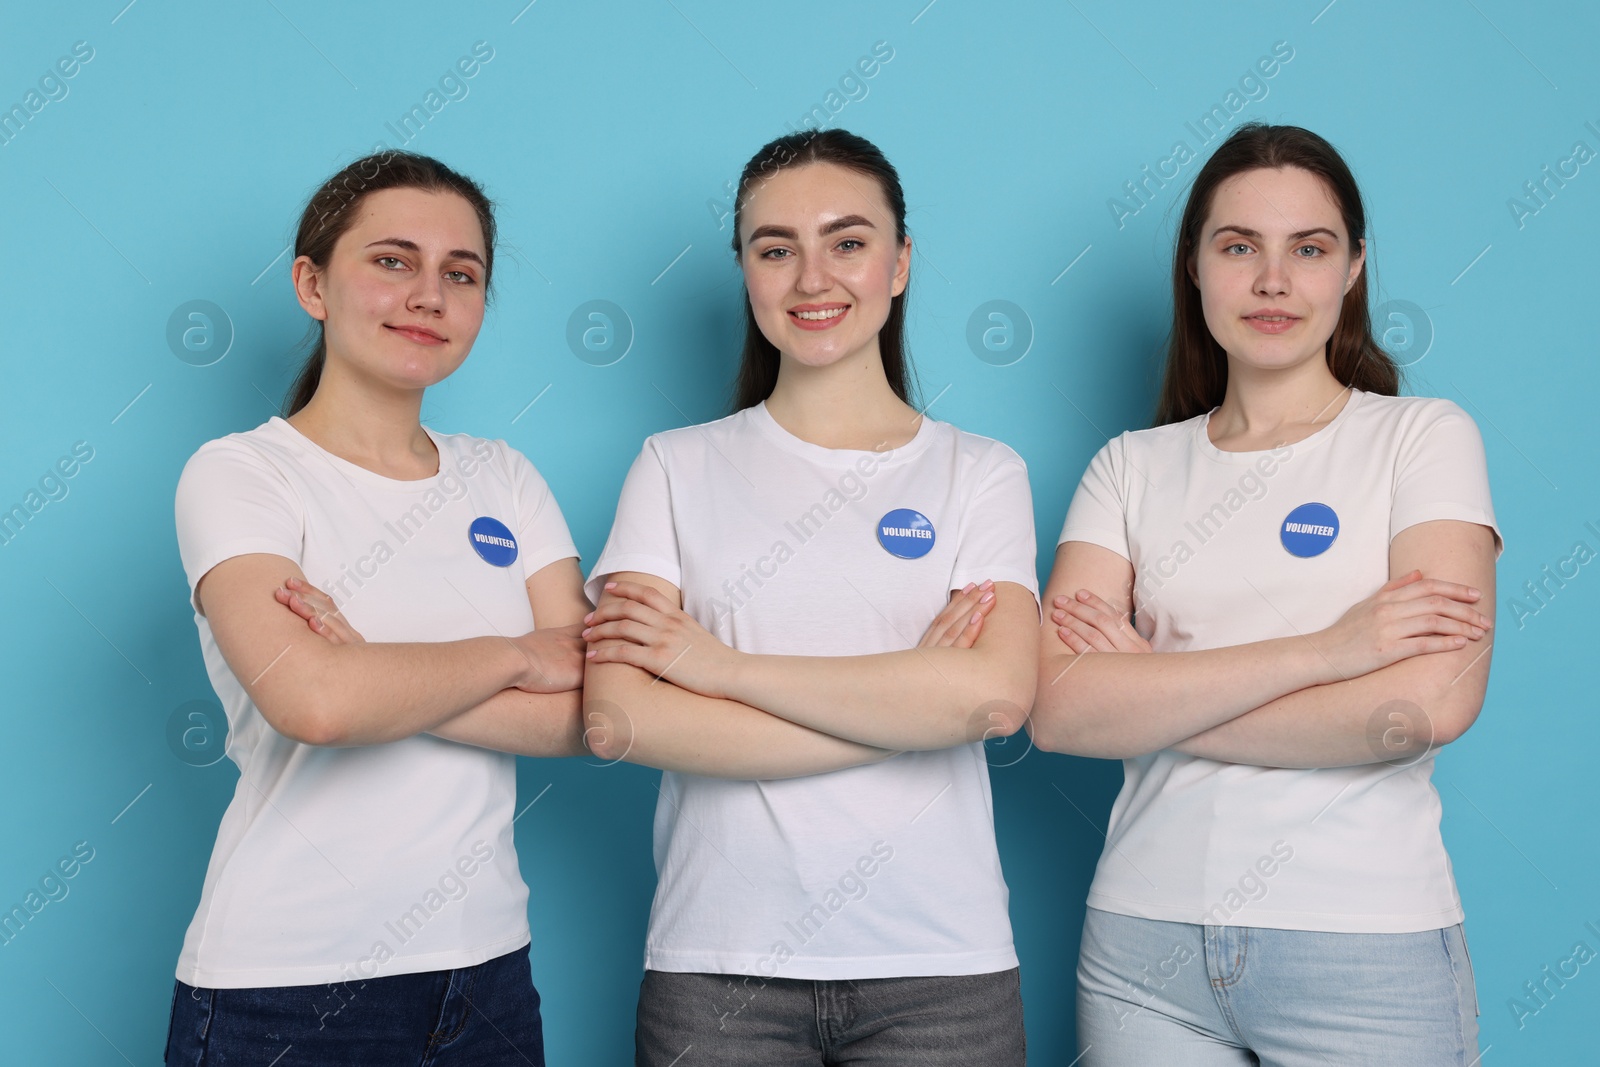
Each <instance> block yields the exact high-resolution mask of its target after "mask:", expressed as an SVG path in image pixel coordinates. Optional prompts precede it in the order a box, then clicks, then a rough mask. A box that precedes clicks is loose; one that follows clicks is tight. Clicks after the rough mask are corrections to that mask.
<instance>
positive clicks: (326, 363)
mask: <svg viewBox="0 0 1600 1067" xmlns="http://www.w3.org/2000/svg"><path fill="white" fill-rule="evenodd" d="M422 392H423V391H422V390H421V389H395V388H393V387H391V386H386V385H384V384H383V383H380V382H375V381H372V380H371V379H369V378H367V377H365V376H363V375H360V374H359V373H357V372H356V371H354V370H352V369H351V368H350V366H349V364H347V363H346V362H345V361H343V360H340V359H335V358H333V357H332V356H331V354H330V356H329V357H327V358H325V359H324V360H323V367H322V377H321V379H320V380H319V381H318V383H317V391H316V393H315V394H313V396H312V397H311V399H310V400H309V401H308V402H307V403H306V406H305V407H303V408H301V409H300V410H299V411H297V412H295V413H294V414H293V415H291V416H289V418H288V420H287V421H288V422H289V424H290V425H292V426H293V427H294V428H295V429H296V430H298V431H300V432H301V433H302V434H304V435H305V436H306V437H308V438H310V439H311V440H312V441H314V442H315V443H316V444H318V445H319V446H321V447H322V448H324V449H326V450H327V451H329V452H332V453H333V454H334V455H336V456H338V457H340V458H341V459H347V460H349V461H350V462H352V463H355V464H356V465H358V466H361V467H366V468H367V469H368V470H372V471H375V472H377V473H380V474H394V475H398V476H400V477H426V476H428V475H431V474H434V473H437V471H438V467H439V457H438V450H437V449H436V448H434V446H433V441H432V440H431V439H429V437H428V435H427V434H426V433H425V432H424V431H423V429H422V421H421V417H420V413H421V411H422Z"/></svg>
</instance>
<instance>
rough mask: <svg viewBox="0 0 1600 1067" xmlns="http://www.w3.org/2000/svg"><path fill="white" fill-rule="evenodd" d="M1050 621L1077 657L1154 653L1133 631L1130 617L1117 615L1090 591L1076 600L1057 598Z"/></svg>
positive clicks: (1080, 591)
mask: <svg viewBox="0 0 1600 1067" xmlns="http://www.w3.org/2000/svg"><path fill="white" fill-rule="evenodd" d="M1051 606H1052V609H1053V610H1052V611H1051V612H1050V621H1051V622H1054V623H1055V624H1056V633H1058V634H1060V635H1061V641H1062V643H1063V644H1065V645H1066V646H1067V647H1068V648H1070V649H1071V650H1072V651H1073V652H1075V653H1077V654H1078V655H1082V654H1083V653H1085V652H1152V651H1154V649H1152V648H1151V647H1150V642H1149V641H1146V640H1145V639H1144V638H1143V637H1141V636H1140V635H1139V631H1137V630H1135V629H1134V628H1133V623H1132V622H1131V621H1129V617H1128V616H1127V615H1124V614H1119V613H1118V612H1116V611H1114V610H1113V609H1112V607H1111V605H1110V604H1107V603H1106V602H1105V601H1104V600H1102V599H1101V598H1100V597H1098V596H1095V595H1094V594H1093V593H1091V592H1090V591H1089V590H1087V589H1080V590H1078V591H1077V593H1076V594H1074V595H1073V596H1070V597H1069V596H1058V597H1056V599H1055V602H1054V603H1053V604H1052V605H1051Z"/></svg>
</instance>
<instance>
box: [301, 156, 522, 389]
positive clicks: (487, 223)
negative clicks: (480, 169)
mask: <svg viewBox="0 0 1600 1067" xmlns="http://www.w3.org/2000/svg"><path fill="white" fill-rule="evenodd" d="M381 189H421V190H423V191H424V192H430V193H456V194H458V195H459V196H461V197H462V198H464V199H465V200H466V201H467V203H468V204H470V205H472V209H473V210H474V211H476V212H477V214H478V223H479V224H480V225H481V226H482V227H483V245H484V250H485V256H484V265H483V286H484V298H485V299H486V300H487V298H488V295H489V283H490V281H491V280H492V279H493V277H494V245H495V222H494V203H493V202H492V201H491V200H490V199H489V198H488V197H487V196H485V195H484V192H483V189H482V188H480V187H479V186H478V183H477V182H474V181H473V180H472V179H471V178H468V177H466V176H465V175H462V174H458V173H457V172H455V171H453V170H451V169H450V168H449V167H447V166H445V165H444V164H443V163H440V162H439V161H438V160H436V159H433V158H431V157H429V156H421V155H417V154H416V153H414V152H395V151H386V152H378V153H375V154H373V155H370V156H365V157H363V158H361V159H358V160H356V161H355V162H354V163H351V164H350V165H349V166H347V167H345V168H344V169H343V170H341V171H340V172H339V173H337V174H335V175H334V176H333V177H331V178H329V179H328V180H327V181H325V182H323V183H322V186H321V188H319V189H318V190H317V191H316V192H315V193H313V194H312V196H311V200H310V201H309V202H308V203H307V204H306V208H305V211H303V212H302V213H301V215H300V228H299V229H298V230H297V231H296V233H295V238H294V254H295V258H297V259H298V258H299V257H300V256H308V257H310V259H311V262H312V263H313V264H314V265H315V266H316V267H317V268H318V269H319V270H323V269H326V268H327V266H328V262H329V260H331V259H332V258H333V246H334V245H335V244H337V243H338V241H339V238H340V237H343V236H344V235H345V233H346V232H347V231H349V229H350V227H351V226H353V225H354V224H355V220H356V217H357V215H358V214H359V212H358V210H357V209H358V208H360V206H361V202H362V200H364V199H365V198H366V197H367V196H368V195H370V194H372V193H375V192H378V191H379V190H381ZM311 332H312V335H314V336H315V338H316V340H315V342H314V343H313V345H312V348H311V355H310V356H309V357H308V358H307V359H306V362H305V365H304V366H303V367H301V368H300V374H299V376H298V377H296V378H295V381H294V384H293V385H292V386H290V387H289V395H288V403H289V410H288V411H287V412H286V413H285V414H286V415H293V414H294V413H295V412H297V411H299V410H300V409H301V408H303V407H305V406H306V404H308V403H309V402H310V401H311V398H312V396H313V395H315V393H316V391H317V384H318V383H319V382H320V381H321V380H322V366H323V363H324V362H325V361H326V359H327V355H328V345H327V340H326V337H325V334H324V331H323V325H322V323H321V321H318V320H313V322H312V327H311Z"/></svg>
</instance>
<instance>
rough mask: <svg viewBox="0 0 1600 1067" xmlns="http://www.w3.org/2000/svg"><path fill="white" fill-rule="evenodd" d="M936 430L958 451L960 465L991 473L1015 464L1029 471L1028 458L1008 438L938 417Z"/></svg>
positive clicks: (950, 447)
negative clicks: (1001, 438)
mask: <svg viewBox="0 0 1600 1067" xmlns="http://www.w3.org/2000/svg"><path fill="white" fill-rule="evenodd" d="M924 417H926V416H924ZM934 432H935V434H937V435H939V436H941V437H943V438H944V440H945V441H946V443H947V447H948V448H949V449H950V450H951V451H952V452H953V453H954V455H955V458H956V463H957V465H958V466H959V467H960V468H961V469H963V470H975V471H978V472H979V473H984V474H987V473H992V472H995V471H999V470H1001V469H1003V468H1006V467H1014V468H1019V469H1021V470H1022V472H1023V473H1027V470H1028V464H1027V462H1026V461H1025V460H1024V459H1023V458H1022V456H1021V455H1019V454H1018V453H1017V450H1016V449H1014V448H1012V447H1011V446H1010V445H1008V444H1006V443H1005V442H1004V441H1001V440H998V439H996V438H993V437H985V436H983V435H982V434H977V433H971V432H969V431H967V430H963V429H961V428H960V427H958V426H956V425H954V424H953V423H948V422H938V421H935V423H934Z"/></svg>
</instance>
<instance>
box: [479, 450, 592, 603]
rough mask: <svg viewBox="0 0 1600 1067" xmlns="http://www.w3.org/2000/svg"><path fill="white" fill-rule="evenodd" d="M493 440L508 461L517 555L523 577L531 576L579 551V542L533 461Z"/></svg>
mask: <svg viewBox="0 0 1600 1067" xmlns="http://www.w3.org/2000/svg"><path fill="white" fill-rule="evenodd" d="M495 444H496V445H497V446H498V447H500V448H502V449H504V450H505V456H506V459H507V461H508V462H509V463H510V464H511V495H512V500H513V501H514V503H515V506H516V515H517V531H516V533H517V558H518V559H520V560H521V561H522V577H523V578H524V579H525V580H526V579H528V578H532V577H533V576H534V575H535V574H537V573H539V571H541V570H543V569H544V568H545V567H548V566H549V565H550V564H552V563H554V562H555V561H556V560H558V559H567V558H569V557H572V556H576V555H577V554H578V546H577V545H576V544H574V543H573V541H572V532H571V531H570V530H568V529H567V519H566V516H564V515H562V514H561V506H560V505H559V504H557V503H556V497H555V494H554V493H552V492H551V491H550V486H549V484H548V483H547V482H545V480H544V476H543V475H541V474H540V473H539V471H538V469H537V468H536V467H534V465H533V463H532V462H531V461H530V460H529V459H528V457H527V456H524V455H523V454H522V453H521V452H518V451H517V450H516V449H514V448H512V447H511V446H510V445H508V444H506V443H505V442H504V441H496V442H495Z"/></svg>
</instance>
